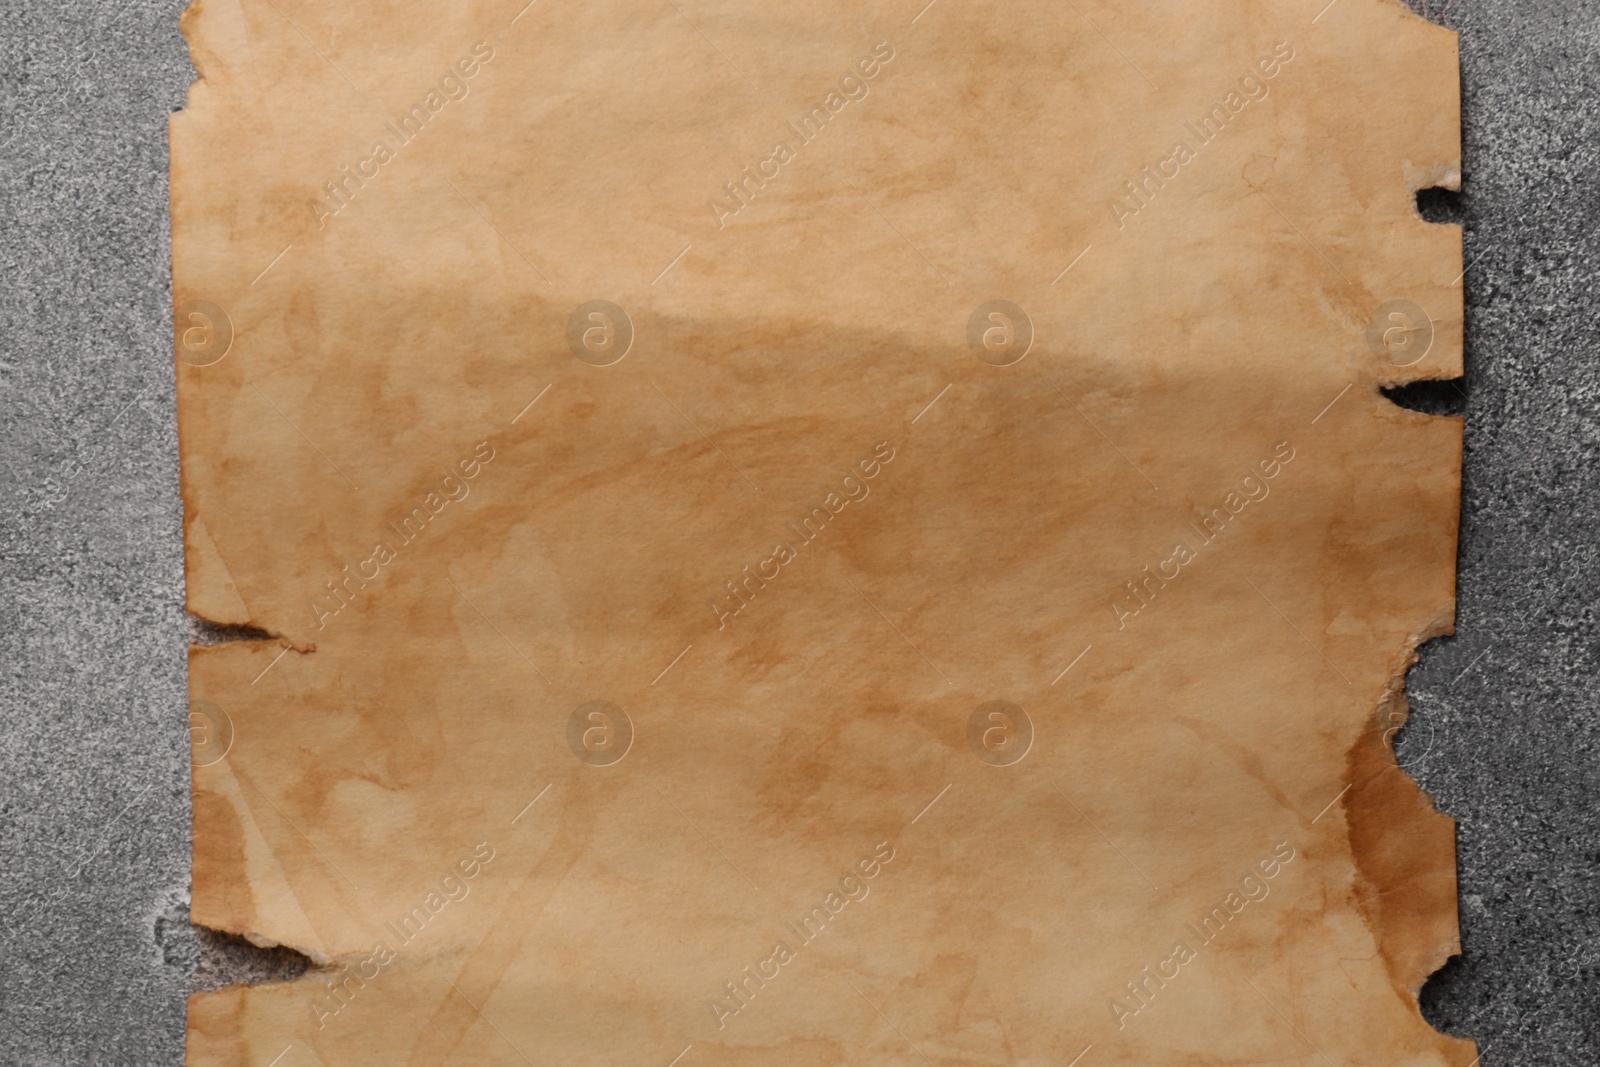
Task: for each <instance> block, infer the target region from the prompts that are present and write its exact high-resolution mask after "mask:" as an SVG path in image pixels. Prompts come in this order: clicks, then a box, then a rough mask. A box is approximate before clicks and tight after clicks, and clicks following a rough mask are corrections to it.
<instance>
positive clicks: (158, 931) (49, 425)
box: [0, 0, 1600, 1067]
mask: <svg viewBox="0 0 1600 1067" xmlns="http://www.w3.org/2000/svg"><path fill="white" fill-rule="evenodd" d="M1296 2H1298V0H1296ZM1422 6H1423V7H1426V8H1430V10H1429V11H1428V12H1427V13H1428V14H1430V15H1431V16H1433V17H1435V18H1436V19H1439V20H1441V21H1444V22H1446V23H1448V24H1450V25H1452V26H1454V27H1455V28H1456V29H1458V30H1459V31H1460V32H1461V49H1462V68H1463V69H1462V77H1463V88H1464V104H1465V123H1466V130H1465V144H1466V148H1465V159H1464V168H1463V169H1464V172H1465V179H1466V180H1465V187H1464V190H1463V192H1462V193H1461V194H1460V195H1459V196H1443V195H1434V196H1426V197H1424V209H1425V211H1426V213H1427V214H1428V216H1429V217H1430V218H1433V219H1435V220H1436V221H1459V222H1462V223H1464V224H1465V226H1466V246H1467V253H1466V254H1467V260H1468V262H1469V263H1470V264H1471V266H1470V267H1469V269H1468V272H1467V275H1466V279H1465V286H1466V295H1467V328H1468V341H1467V376H1466V379H1465V381H1464V382H1461V383H1453V384H1442V385H1435V386H1429V387H1421V388H1416V389H1413V390H1410V391H1408V393H1407V394H1406V395H1405V396H1403V397H1400V398H1399V399H1400V401H1401V402H1403V403H1406V404H1408V405H1409V406H1415V407H1419V408H1421V409H1423V410H1427V411H1432V412H1448V413H1465V415H1466V418H1467V424H1466V471H1465V485H1464V495H1463V515H1462V528H1461V560H1460V590H1459V594H1460V614H1459V618H1458V623H1457V626H1458V634H1457V636H1455V637H1454V638H1450V639H1446V640H1441V641H1436V642H1434V643H1432V644H1431V645H1429V646H1427V647H1426V648H1425V649H1424V651H1423V656H1422V661H1421V663H1420V664H1419V666H1418V667H1417V668H1416V669H1415V670H1414V671H1413V672H1412V674H1411V677H1410V692H1411V694H1412V704H1413V709H1414V718H1413V720H1412V724H1411V725H1409V726H1408V727H1407V728H1406V730H1405V731H1404V732H1403V734H1402V735H1401V737H1400V740H1399V749H1400V756H1401V762H1402V763H1403V764H1405V765H1406V766H1407V767H1408V769H1410V771H1411V772H1412V773H1413V774H1414V775H1416V777H1417V778H1418V779H1419V780H1420V781H1421V782H1422V784H1423V786H1424V788H1426V789H1427V790H1428V792H1429V793H1431V794H1432V795H1433V796H1434V797H1435V798H1436V799H1437V802H1438V804H1439V806H1440V807H1441V808H1442V809H1443V810H1445V811H1446V812H1448V813H1449V814H1450V815H1452V816H1454V817H1455V818H1456V819H1457V820H1459V822H1460V856H1461V928H1462V941H1463V945H1464V955H1463V956H1461V957H1460V958H1458V959H1456V960H1453V961H1452V962H1451V963H1450V964H1449V965H1448V966H1447V967H1446V968H1445V969H1444V970H1443V971H1442V972H1441V973H1440V974H1439V975H1437V976H1435V978H1434V979H1433V981H1432V982H1430V983H1429V985H1428V986H1427V988H1426V989H1425V990H1424V992H1423V997H1422V1000H1423V1008H1424V1012H1425V1013H1426V1014H1427V1016H1428V1017H1429V1019H1430V1020H1432V1021H1433V1022H1434V1023H1435V1025H1437V1026H1440V1027H1442V1028H1443V1029H1446V1030H1449V1031H1450V1032H1452V1033H1458V1034H1466V1035H1470V1036H1473V1037H1476V1038H1477V1039H1478V1040H1479V1042H1480V1044H1481V1046H1482V1048H1483V1050H1484V1056H1483V1063H1484V1064H1485V1065H1488V1067H1502V1065H1508V1064H1529V1065H1540V1067H1543V1065H1568V1064H1570V1065H1581V1067H1590V1065H1594V1064H1597V1063H1600V873H1597V871H1600V817H1597V814H1600V813H1597V807H1596V797H1597V795H1600V716H1597V711H1596V703H1597V700H1596V685H1595V683H1596V672H1597V664H1596V656H1597V649H1596V624H1595V604H1596V601H1597V599H1600V579H1597V577H1596V574H1597V572H1596V569H1595V567H1594V563H1595V561H1596V556H1597V554H1600V545H1597V544H1596V543H1595V542H1596V535H1597V532H1600V492H1597V491H1596V490H1597V488H1600V486H1597V477H1596V473H1595V470H1596V467H1595V463H1596V451H1597V448H1600V419H1597V416H1596V404H1597V400H1600V352H1597V333H1600V330H1597V328H1596V325H1595V322H1596V315H1597V314H1600V287H1597V285H1596V282H1595V256H1596V229H1597V226H1600V184H1597V183H1596V181H1595V174H1596V168H1597V166H1600V3H1596V2H1595V0H1577V2H1560V0H1455V2H1454V3H1448V4H1443V3H1439V2H1437V0H1434V2H1432V3H1425V4H1422ZM181 9H182V3H181V2H179V0H131V2H127V3H119V4H109V3H105V2H103V0H89V3H87V4H83V5H71V6H69V5H65V4H57V5H47V4H43V3H32V4H19V3H17V2H16V0H6V2H5V7H4V9H3V11H4V18H3V20H0V257H3V275H0V484H3V485H4V488H3V490H0V675H3V676H0V1060H3V1062H5V1063H27V1064H33V1063H138V1064H147V1063H148V1064H153V1063H177V1062H179V1061H180V1060H181V1057H182V1051H183V1029H184V999H183V998H184V994H185V993H186V992H187V991H188V989H189V988H190V985H191V982H194V983H196V985H197V986H199V987H210V986H214V985H216V984H219V983H221V982H224V981H228V980H237V979H238V978H240V977H241V976H248V975H264V974H284V973H290V972H292V971H293V970H294V969H295V967H296V966H298V965H299V963H298V961H297V959H296V958H295V957H293V955H292V954H290V953H287V952H280V953H278V954H260V955H258V954H255V953H252V952H250V951H248V950H247V949H245V948H243V947H242V946H240V945H238V944H236V943H232V942H229V941H227V940H225V939H219V938H216V937H214V936H209V935H204V934H202V936H200V937H197V935H196V933H195V931H194V929H193V928H192V927H191V926H190V925H189V923H188V919H187V911H186V900H187V893H188V884H189V792H188V788H189V787H188V781H189V765H188V754H189V750H188V742H187V719H186V704H185V688H184V648H185V644H186V642H187V641H188V640H189V639H190V631H189V629H188V628H187V626H186V624H185V618H184V612H183V600H182V591H183V571H182V554H181V546H182V541H181V530H180V517H181V509H180V506H179V502H178V495H177V437H176V430H175V420H174V414H173V375H172V354H171V353H172V341H171V326H170V323H171V318H170V316H171V311H170V299H169V293H168V258H167V257H168V243H167V225H168V224H167V194H166V176H167V159H166V119H167V114H168V113H169V112H170V111H172V110H174V109H176V108H178V107H179V106H181V104H182V101H183V95H184V90H185V87H186V86H187V85H188V84H189V82H190V80H191V78H192V72H191V70H190V68H189V64H188V57H187V53H186V51H185V48H184V45H183V41H182V39H181V37H180V36H179V34H178V31H177V19H178V15H179V13H180V11H181ZM197 967H198V971H197V970H196V968H197Z"/></svg>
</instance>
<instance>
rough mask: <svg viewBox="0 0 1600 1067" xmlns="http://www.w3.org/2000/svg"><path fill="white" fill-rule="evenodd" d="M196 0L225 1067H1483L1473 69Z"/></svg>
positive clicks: (1282, 42) (633, 10) (1196, 25)
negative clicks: (1405, 747) (1432, 399)
mask: <svg viewBox="0 0 1600 1067" xmlns="http://www.w3.org/2000/svg"><path fill="white" fill-rule="evenodd" d="M523 2H524V0H511V2H509V3H498V2H496V3H488V2H482V3H470V4H465V5H459V6H456V5H444V6H438V5H421V4H406V5H402V4H381V3H373V2H363V0H339V2H334V3H328V4H311V3H307V2H305V0H265V2H263V0H243V2H240V0H200V2H199V3H197V4H196V5H195V6H194V7H193V8H191V9H190V11H189V12H188V13H187V15H186V16H185V18H184V23H183V28H184V31H185V33H186V35H187V36H188V39H189V42H190V45H191V49H192V53H193V57H194V61H195V64H196V67H197V69H198V70H199V73H200V76H201V78H200V80H199V81H198V82H197V83H196V84H195V86H194V87H193V89H192V90H191V93H190V96H189V100H188V105H187V107H186V108H185V109H184V110H183V111H181V112H180V113H178V114H176V115H175V116H174V118H173V121H172V157H173V182H172V185H173V203H172V210H173V258H174V290H175V302H176V305H177V319H176V322H177V331H178V341H177V345H178V359H179V362H178V389H179V398H180V401H179V403H180V412H179V413H180V420H181V438H182V459H183V491H184V499H185V502H186V548H187V559H188V579H189V588H188V598H189V604H190V609H191V610H192V611H193V612H195V613H196V614H198V615H201V616H204V617H206V618H208V619H211V620H213V621H216V622H219V623H227V624H247V625H250V626H253V627H258V628H260V629H262V630H264V631H266V632H267V633H269V634H270V635H272V636H273V637H274V638H275V640H262V641H256V642H241V643H234V644H226V645H221V646H217V647H212V648H206V649H196V650H195V651H194V652H193V653H192V656H191V661H190V665H191V693H192V697H193V700H194V708H195V713H196V714H195V720H194V721H195V724H196V734H195V736H196V759H195V763H196V767H195V772H194V812H195V814H194V818H195V844H194V851H195V857H194V902H193V914H194V918H195V920H196V921H197V922H201V923H205V924H208V925H211V926H214V927H217V928H221V929H226V930H231V931H237V932H241V933H244V934H246V935H247V936H249V937H251V938H253V939H255V940H257V941H258V942H261V943H282V944H287V945H292V946H294V947H296V948H298V949H300V950H301V951H303V952H305V953H308V954H310V955H311V956H312V957H313V958H315V959H316V960H317V961H318V962H319V963H320V964H324V965H325V966H324V967H323V968H322V969H321V970H318V971H315V972H312V973H309V974H307V975H306V976H305V977H304V978H303V979H302V980H299V981H296V982H293V983H286V984H280V985H274V986H262V987H254V988H234V989H228V990H224V991H221V992H217V993H212V994H206V995H200V996H196V997H194V998H193V999H192V1001H191V1004H190V1034H189V1055H190V1058H191V1060H192V1061H193V1062H195V1063H206V1064H211V1063H216V1064H239V1063H244V1064H263V1065H264V1064H276V1065H280V1067H298V1065H301V1064H312V1063H325V1064H388V1063H412V1064H435V1063H453V1064H468V1063H471V1064H479V1063H506V1064H510V1063H524V1062H526V1063H534V1064H541V1065H542V1064H546V1063H548V1064H558V1063H559V1064H565V1065H580V1064H594V1065H598V1064H622V1063H627V1064H643V1065H651V1064H656V1065H659V1067H668V1065H669V1064H675V1065H681V1067H702V1065H758V1064H759V1065H763V1067H775V1065H776V1067H782V1065H791V1064H792V1065H800V1064H805V1065H813V1064H815V1065H823V1064H827V1065H832V1064H886V1065H893V1064H899V1065H912V1064H940V1065H946V1064H952V1065H953V1064H995V1065H998V1064H1027V1065H1035V1067H1043V1065H1052V1067H1056V1065H1060V1067H1065V1065H1067V1064H1080V1065H1081V1067H1109V1065H1113V1064H1126V1065H1133V1064H1140V1065H1144V1064H1196V1065H1198V1064H1219V1063H1228V1064H1267V1063H1272V1064H1305V1065H1311V1064H1337V1065H1346V1064H1348V1065H1356V1064H1372V1063H1384V1064H1389V1065H1394V1067H1422V1065H1434V1064H1452V1065H1457V1067H1468V1065H1469V1064H1471V1063H1472V1062H1473V1060H1474V1058H1475V1052H1474V1049H1473V1047H1472V1045H1471V1043H1470V1042H1466V1041H1458V1040H1454V1039H1451V1038H1448V1037H1445V1036H1443V1035H1440V1034H1438V1033H1435V1032H1434V1031H1433V1030H1432V1029H1431V1028H1430V1027H1429V1026H1428V1025H1427V1024H1426V1023H1425V1022H1424V1021H1423V1020H1422V1018H1421V1017H1420V1015H1419V1014H1418V1009H1417V1005H1416V999H1415V993H1416V990H1417V989H1418V988H1419V986H1420V985H1421V983H1422V982H1423V981H1424V980H1425V978H1426V976H1427V975H1428V974H1429V973H1430V971H1431V970H1432V969H1434V968H1436V967H1437V966H1438V965H1440V964H1441V963H1443V961H1444V960H1445V959H1446V957H1447V956H1448V955H1449V954H1450V953H1451V952H1452V951H1454V949H1455V948H1456V923H1455V910H1454V909H1455V880H1454V852H1453V841H1452V826H1451V823H1450V822H1449V820H1447V819H1446V818H1444V817H1442V816H1440V815H1439V814H1437V813H1435V812H1434V810H1433V808H1432V806H1431V804H1430V803H1429V802H1428V801H1427V799H1426V798H1425V797H1423V796H1422V795H1421V794H1420V792H1419V791H1418V790H1417V788H1416V787H1415V786H1414V784H1413V783H1412V781H1411V780H1410V779H1409V778H1408V777H1407V776H1406V775H1405V774H1404V772H1403V771H1401V770H1399V769H1397V768H1396V767H1395V764H1394V758H1393V755H1392V753H1391V751H1390V749H1389V745H1388V742H1389V739H1390V736H1391V735H1392V733H1393V732H1394V730H1395V729H1396V728H1397V727H1398V725H1399V723H1400V722H1402V721H1403V717H1404V709H1405V704H1404V697H1403V694H1402V692H1401V689H1400V682H1401V678H1402V674H1403V670H1404V668H1405V667H1406V665H1407V664H1408V663H1409V662H1410V661H1411V659H1412V656H1413V649H1414V648H1415V646H1416V645H1417V644H1418V643H1419V642H1420V641H1422V640H1424V639H1426V638H1427V637H1428V636H1431V635H1435V634H1439V633H1444V632H1448V630H1449V628H1450V624H1451V616H1452V608H1453V601H1452V595H1453V564H1454V552H1455V533H1456V512H1457V496H1458V490H1459V469H1458V468H1459V455H1460V425H1459V423H1458V422H1457V421H1454V420H1449V419H1439V418H1430V417H1426V416H1423V415H1420V414H1416V413H1412V412H1408V411H1405V410H1402V409H1400V408H1398V407H1396V406H1394V405H1393V404H1391V403H1390V402H1388V401H1387V400H1386V399H1384V398H1383V397H1382V395H1381V393H1380V388H1381V387H1382V386H1383V385H1387V384H1397V383H1403V382H1408V381H1412V380H1417V379H1420V378H1448V377H1454V376H1456V375H1458V374H1459V372H1460V361H1461V302H1460V290H1459V288H1458V286H1457V282H1458V280H1459V275H1460V272H1461V269H1462V262H1461V255H1460V234H1459V231H1458V230H1456V229H1455V228H1451V227H1443V226H1430V225H1428V224H1425V223H1424V222H1423V221H1422V220H1421V219H1420V218H1419V217H1418V216H1417V214H1416V211H1415V208H1414V203H1413V194H1414V191H1415V190H1417V189H1418V188H1422V187H1425V186H1430V185H1436V184H1443V185H1449V186H1454V185H1455V184H1457V182H1458V181H1459V174H1458V165H1459V164H1458V158H1459V142H1458V125H1459V105H1458V99H1457V90H1456V84H1457V64H1456V51H1455V42H1454V37H1453V35H1452V34H1450V33H1448V32H1447V31H1444V30H1442V29H1439V28H1437V27H1433V26H1430V25H1428V24H1426V23H1424V22H1422V21H1420V20H1418V19H1417V18H1415V17H1414V16H1412V15H1411V14H1409V13H1408V12H1407V11H1406V10H1405V9H1404V8H1403V7H1402V6H1401V5H1400V4H1398V3H1395V2H1393V0H1335V2H1334V3H1333V4H1327V3H1326V0H1307V2H1305V3H1300V2H1295V3H1285V2H1276V0H1275V2H1271V3H1268V2H1265V0H1229V2H1221V0H1161V2H1155V0H1152V2H1150V3H1146V4H1140V5H1114V4H1110V3H1106V2H1104V0H1064V2H1062V3H1048V4H1046V3H1020V2H1017V3H1013V2H1009V0H1007V2H1000V3H988V4H982V5H974V4H970V3H965V2H962V0H937V2H935V3H932V4H926V6H924V5H925V3H926V0H911V2H909V3H886V4H876V5H870V6H867V7H862V6H859V5H847V4H843V3H837V2H834V0H820V2H819V0H809V2H806V3H778V4H760V5H758V4H744V5H737V4H732V3H708V2H706V0H666V2H665V3H659V4H656V3H641V2H638V0H630V2H627V3H623V2H613V0H597V2H592V3H587V4H582V5H573V4H566V3H562V2H560V0H539V2H537V3H533V4H529V5H528V6H526V7H524V6H523Z"/></svg>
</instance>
